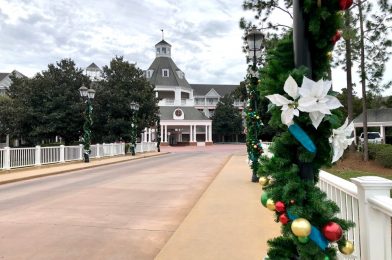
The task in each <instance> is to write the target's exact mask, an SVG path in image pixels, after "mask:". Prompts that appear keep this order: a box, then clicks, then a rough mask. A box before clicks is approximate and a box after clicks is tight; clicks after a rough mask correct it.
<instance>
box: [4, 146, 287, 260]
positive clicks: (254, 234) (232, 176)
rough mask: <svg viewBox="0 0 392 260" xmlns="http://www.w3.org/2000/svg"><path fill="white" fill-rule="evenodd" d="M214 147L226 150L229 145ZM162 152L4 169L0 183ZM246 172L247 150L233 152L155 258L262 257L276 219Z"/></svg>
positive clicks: (277, 226) (215, 259) (274, 232)
mask: <svg viewBox="0 0 392 260" xmlns="http://www.w3.org/2000/svg"><path fill="white" fill-rule="evenodd" d="M209 149H211V148H209ZM214 149H219V150H226V149H227V147H224V146H217V148H214ZM167 150H168V151H167V152H184V151H181V149H179V150H178V151H176V149H175V150H174V151H171V150H170V149H169V148H167ZM163 154H166V152H165V151H163V152H161V153H157V152H150V153H145V154H137V155H136V156H129V155H127V156H118V157H112V158H107V157H106V158H101V159H96V160H92V161H91V162H90V163H84V162H71V163H65V164H52V165H46V166H40V167H29V168H23V169H15V170H10V171H2V172H0V184H4V183H10V182H15V181H20V180H26V179H32V178H38V177H42V176H48V175H54V174H60V173H65V172H69V171H72V170H78V169H86V168H91V167H98V166H102V165H107V164H114V163H117V162H123V161H127V160H135V159H141V158H145V157H151V156H157V155H163ZM250 177H251V171H250V169H249V166H248V165H247V163H246V154H245V153H244V152H241V153H234V155H233V156H232V157H231V158H230V160H229V161H228V162H227V164H226V165H225V166H224V167H223V169H222V170H221V171H220V173H218V175H217V177H216V178H215V179H214V180H213V182H212V183H211V185H210V186H209V187H208V189H207V190H206V191H205V192H204V194H203V195H202V196H201V198H200V200H199V201H198V202H197V203H196V205H195V206H194V207H193V209H192V210H191V212H190V213H189V214H188V216H187V217H186V218H185V220H184V221H183V222H182V223H181V225H180V226H179V228H178V229H177V230H176V231H175V233H174V234H173V236H172V237H171V238H170V239H169V241H168V242H167V243H166V245H165V246H164V247H163V249H162V250H161V251H160V253H159V254H158V255H157V257H156V258H155V259H158V260H176V259H178V260H193V259H195V260H196V259H197V260H209V259H211V260H220V259H225V260H231V259H232V260H236V259H238V260H243V259H247V260H252V259H257V260H260V259H263V257H264V256H265V255H266V252H267V243H266V241H267V240H268V239H270V238H273V237H276V236H278V235H279V234H280V224H278V223H275V222H274V220H273V219H274V217H273V213H272V212H271V211H269V210H267V209H266V208H264V207H263V206H262V205H261V203H260V196H261V193H262V189H261V186H260V185H258V184H255V183H252V182H250Z"/></svg>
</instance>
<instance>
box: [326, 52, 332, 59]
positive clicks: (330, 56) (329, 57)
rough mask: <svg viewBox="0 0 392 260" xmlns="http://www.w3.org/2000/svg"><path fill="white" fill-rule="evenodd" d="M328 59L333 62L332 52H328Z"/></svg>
mask: <svg viewBox="0 0 392 260" xmlns="http://www.w3.org/2000/svg"><path fill="white" fill-rule="evenodd" d="M327 58H328V60H332V51H330V52H327Z"/></svg>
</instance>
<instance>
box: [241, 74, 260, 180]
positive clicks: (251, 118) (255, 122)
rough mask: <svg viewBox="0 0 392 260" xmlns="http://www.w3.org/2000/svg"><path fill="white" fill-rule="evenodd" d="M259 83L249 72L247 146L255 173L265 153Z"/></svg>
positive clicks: (246, 112) (247, 86)
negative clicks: (262, 145) (259, 106)
mask: <svg viewBox="0 0 392 260" xmlns="http://www.w3.org/2000/svg"><path fill="white" fill-rule="evenodd" d="M250 69H251V68H250ZM254 73H257V72H254ZM257 84H258V79H257V77H255V76H254V75H251V73H249V74H248V77H247V79H246V91H247V97H248V99H247V105H246V107H245V120H246V147H247V152H248V160H249V165H250V168H251V169H252V170H253V171H254V172H255V173H256V172H257V171H258V167H259V162H258V160H259V157H260V155H261V154H262V153H263V150H262V148H261V142H260V141H259V135H260V133H261V127H262V122H261V120H260V113H259V108H258V104H259V103H260V93H259V91H258V89H257ZM252 181H255V180H252Z"/></svg>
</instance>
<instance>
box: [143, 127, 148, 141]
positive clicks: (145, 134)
mask: <svg viewBox="0 0 392 260" xmlns="http://www.w3.org/2000/svg"><path fill="white" fill-rule="evenodd" d="M147 141H148V140H147V127H145V128H144V133H143V142H147Z"/></svg>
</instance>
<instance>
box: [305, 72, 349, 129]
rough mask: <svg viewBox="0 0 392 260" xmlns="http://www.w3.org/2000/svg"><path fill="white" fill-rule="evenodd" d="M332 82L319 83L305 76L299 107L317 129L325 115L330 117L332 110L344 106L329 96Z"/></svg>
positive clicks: (321, 81)
mask: <svg viewBox="0 0 392 260" xmlns="http://www.w3.org/2000/svg"><path fill="white" fill-rule="evenodd" d="M330 89H331V81H329V80H325V81H324V80H322V79H321V80H319V81H317V82H315V81H313V80H311V79H308V78H307V77H305V76H304V78H303V81H302V85H301V88H299V94H300V96H301V98H300V99H299V100H298V106H299V107H300V110H301V111H303V112H308V113H309V117H310V119H311V120H312V124H313V126H314V127H315V128H316V129H317V127H318V126H319V125H320V123H321V121H322V120H323V118H324V116H325V115H330V114H331V110H332V109H336V108H338V107H341V106H342V104H341V103H340V102H339V100H338V99H337V98H336V97H333V96H330V95H328V91H329V90H330Z"/></svg>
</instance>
